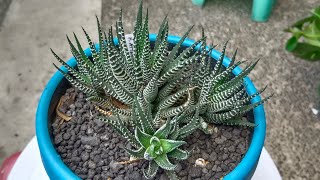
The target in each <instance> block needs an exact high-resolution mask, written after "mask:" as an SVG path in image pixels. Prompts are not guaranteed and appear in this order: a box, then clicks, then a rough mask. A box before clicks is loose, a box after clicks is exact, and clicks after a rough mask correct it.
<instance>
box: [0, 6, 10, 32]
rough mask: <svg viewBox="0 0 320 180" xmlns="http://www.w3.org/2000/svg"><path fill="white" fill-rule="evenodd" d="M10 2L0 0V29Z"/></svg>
mask: <svg viewBox="0 0 320 180" xmlns="http://www.w3.org/2000/svg"><path fill="white" fill-rule="evenodd" d="M11 2H12V0H0V28H1V24H2V21H3V19H4V17H5V16H6V13H7V10H8V8H9V6H10V4H11Z"/></svg>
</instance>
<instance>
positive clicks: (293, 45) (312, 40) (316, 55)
mask: <svg viewBox="0 0 320 180" xmlns="http://www.w3.org/2000/svg"><path fill="white" fill-rule="evenodd" d="M311 13H312V15H311V16H309V17H306V18H304V19H301V20H299V21H297V22H296V23H294V24H293V25H292V26H291V27H289V28H288V29H286V32H290V33H291V34H292V37H291V38H290V39H289V40H288V41H287V43H286V50H287V51H289V52H292V53H293V54H294V55H295V56H297V57H300V58H302V59H305V60H308V61H317V60H320V6H319V7H317V8H315V9H313V10H312V11H311Z"/></svg>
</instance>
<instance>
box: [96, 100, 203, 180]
mask: <svg viewBox="0 0 320 180" xmlns="http://www.w3.org/2000/svg"><path fill="white" fill-rule="evenodd" d="M138 99H139V98H135V100H134V105H133V115H132V116H131V121H132V122H133V123H134V124H135V126H134V128H133V129H134V133H133V132H132V131H133V130H130V129H132V128H130V126H127V125H126V124H125V121H124V120H123V119H121V118H120V117H119V116H118V115H114V116H100V117H99V119H100V120H102V121H105V122H107V123H108V124H110V125H111V126H112V127H113V128H114V129H115V130H116V131H117V132H118V133H119V134H121V135H122V136H123V137H125V138H126V139H128V141H129V142H130V143H131V144H132V145H133V146H134V147H135V150H132V149H126V151H127V152H128V154H130V155H131V156H132V157H134V158H137V159H144V160H147V161H148V163H149V164H148V168H147V169H145V170H144V171H143V172H144V175H145V177H146V178H152V177H153V176H155V174H156V173H157V171H158V169H159V167H160V168H162V169H164V170H165V171H166V173H167V174H168V176H169V177H171V179H175V177H176V175H175V174H174V171H172V170H174V169H175V167H176V165H174V164H172V163H171V162H170V159H174V160H176V161H177V160H184V159H187V158H188V156H189V152H188V151H186V150H182V149H181V148H179V147H180V146H181V145H184V144H186V142H185V141H183V138H184V137H186V136H188V135H189V134H191V133H192V132H193V131H194V130H196V129H197V128H198V126H197V124H198V120H199V111H195V113H194V115H193V118H192V120H191V121H190V122H189V123H187V124H181V122H182V119H183V118H184V116H185V113H182V114H180V115H178V116H175V117H174V118H169V119H168V120H167V121H166V123H165V124H163V125H162V126H161V127H160V128H158V129H155V128H154V126H153V124H154V122H156V121H157V118H159V117H158V116H156V117H155V118H153V117H152V112H151V108H150V107H149V106H150V105H151V104H148V105H147V106H148V108H146V110H144V108H143V107H142V104H143V103H144V102H141V101H139V100H138Z"/></svg>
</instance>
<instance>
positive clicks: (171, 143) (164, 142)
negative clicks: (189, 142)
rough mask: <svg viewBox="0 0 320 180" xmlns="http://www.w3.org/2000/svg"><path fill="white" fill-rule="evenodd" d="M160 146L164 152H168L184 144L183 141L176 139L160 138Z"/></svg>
mask: <svg viewBox="0 0 320 180" xmlns="http://www.w3.org/2000/svg"><path fill="white" fill-rule="evenodd" d="M160 143H161V146H162V147H163V152H164V153H169V152H171V151H173V150H174V149H176V148H178V147H180V146H182V145H184V144H186V142H185V141H177V140H171V139H160Z"/></svg>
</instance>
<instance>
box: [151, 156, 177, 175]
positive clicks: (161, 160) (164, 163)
mask: <svg viewBox="0 0 320 180" xmlns="http://www.w3.org/2000/svg"><path fill="white" fill-rule="evenodd" d="M154 160H155V162H156V163H157V164H158V165H159V166H160V167H161V168H162V169H165V170H168V171H172V170H174V169H175V168H176V167H177V166H176V165H174V164H172V163H171V162H170V161H169V159H168V156H167V154H165V153H163V154H162V155H160V156H158V157H157V158H156V159H154Z"/></svg>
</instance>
